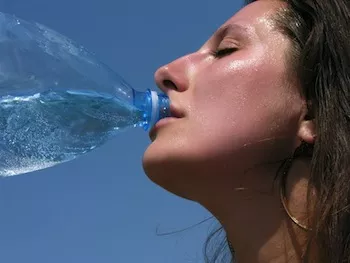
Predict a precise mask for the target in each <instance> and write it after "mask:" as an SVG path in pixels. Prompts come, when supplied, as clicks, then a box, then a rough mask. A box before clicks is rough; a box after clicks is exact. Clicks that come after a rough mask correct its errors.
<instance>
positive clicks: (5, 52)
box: [0, 13, 170, 176]
mask: <svg viewBox="0 0 350 263" xmlns="http://www.w3.org/2000/svg"><path fill="white" fill-rule="evenodd" d="M169 115H170V110H169V99H168V97H167V96H166V95H164V94H158V93H156V92H154V91H150V90H147V91H145V92H140V91H136V90H134V89H133V88H132V87H130V86H129V85H128V84H127V83H126V82H125V81H124V80H123V79H122V78H121V77H119V76H118V75H117V74H116V73H115V72H113V71H112V70H111V69H110V68H108V67H107V66H106V65H104V64H102V63H101V62H99V61H98V60H97V59H96V58H95V57H94V55H93V54H91V53H90V52H88V51H87V50H86V49H85V48H84V47H82V46H80V45H78V44H76V43H74V42H73V41H71V40H70V39H68V38H66V37H64V36H62V35H61V34H59V33H57V32H55V31H53V30H51V29H49V28H47V27H45V26H43V25H40V24H38V23H30V22H27V21H24V20H21V19H18V18H16V17H14V16H11V15H7V14H3V13H0V176H12V175H17V174H22V173H28V172H31V171H35V170H40V169H44V168H47V167H51V166H53V165H56V164H59V163H62V162H66V161H70V160H72V159H74V158H76V157H78V156H80V155H82V154H84V153H87V152H89V151H91V150H93V149H94V148H96V147H98V146H100V145H102V144H103V143H105V142H106V141H108V140H109V139H110V138H111V137H113V136H115V135H116V134H117V133H118V132H119V131H120V130H123V129H125V128H128V127H142V128H143V129H145V130H149V129H150V128H151V127H152V126H153V125H154V124H155V123H156V122H157V121H158V120H159V119H161V118H165V117H168V116H169Z"/></svg>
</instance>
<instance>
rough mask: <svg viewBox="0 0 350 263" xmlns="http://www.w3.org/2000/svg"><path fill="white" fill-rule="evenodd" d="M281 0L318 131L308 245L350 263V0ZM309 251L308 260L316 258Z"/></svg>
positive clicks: (283, 25) (327, 258)
mask: <svg viewBox="0 0 350 263" xmlns="http://www.w3.org/2000/svg"><path fill="white" fill-rule="evenodd" d="M254 1H256V0H248V1H246V3H247V4H248V3H251V2H254ZM281 1H283V2H285V3H286V4H287V5H286V7H285V8H283V9H282V10H281V11H280V12H279V13H278V14H277V16H276V19H275V21H276V22H277V23H276V24H277V27H278V29H279V30H280V31H281V32H282V33H283V34H285V35H287V36H288V37H289V38H290V40H291V41H292V44H293V45H292V46H293V47H292V50H290V54H287V55H288V56H287V57H288V59H290V60H291V62H292V63H291V65H292V68H291V70H292V72H293V73H295V74H296V76H297V78H298V81H299V83H300V85H301V87H302V92H303V95H304V96H305V98H306V100H307V102H308V105H309V115H308V117H309V118H310V119H312V120H313V121H314V123H315V127H316V134H317V138H316V140H315V144H314V145H312V148H313V152H312V156H311V173H310V175H309V185H310V189H309V194H308V197H310V194H311V187H313V189H315V190H316V196H317V200H316V201H315V203H313V218H314V220H313V221H312V222H309V223H310V225H309V227H310V229H312V230H313V231H310V236H309V244H311V243H315V244H316V245H317V247H318V249H317V254H318V255H317V256H316V258H317V259H318V261H319V262H320V263H323V262H324V263H329V262H332V263H343V262H349V263H350V1H349V0H281ZM282 176H283V175H282ZM284 176H288V173H284ZM281 179H282V180H281V181H282V182H283V181H285V178H281ZM282 187H283V185H282ZM308 200H310V199H309V198H308ZM212 237H213V236H211V237H210V238H209V239H208V242H207V244H206V247H207V246H208V243H209V240H211V239H212ZM224 246H227V244H224ZM218 251H222V246H221V247H220V248H218ZM309 252H310V251H309V249H307V250H306V254H305V257H304V258H303V262H313V261H312V260H314V258H311V256H310V253H309ZM217 257H219V253H216V254H215V256H214V257H211V259H210V260H209V257H208V256H207V255H206V260H207V262H209V261H212V262H216V258H217ZM226 262H227V260H226Z"/></svg>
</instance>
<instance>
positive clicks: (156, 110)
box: [134, 90, 171, 131]
mask: <svg viewBox="0 0 350 263" xmlns="http://www.w3.org/2000/svg"><path fill="white" fill-rule="evenodd" d="M134 106H136V107H137V108H138V109H140V110H142V112H143V120H142V121H141V122H140V126H141V127H142V128H143V129H144V130H145V131H150V130H151V128H152V127H153V126H154V125H155V124H156V123H157V122H158V121H159V120H161V119H163V118H166V117H170V115H171V114H170V100H169V97H168V96H167V95H165V94H160V93H157V92H156V91H151V90H147V91H146V92H138V91H134Z"/></svg>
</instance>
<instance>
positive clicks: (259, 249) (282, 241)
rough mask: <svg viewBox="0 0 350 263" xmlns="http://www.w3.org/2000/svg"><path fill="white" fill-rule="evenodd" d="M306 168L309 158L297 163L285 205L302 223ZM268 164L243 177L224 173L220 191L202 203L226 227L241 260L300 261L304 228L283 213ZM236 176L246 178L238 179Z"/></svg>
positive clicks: (266, 262)
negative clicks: (306, 160)
mask: <svg viewBox="0 0 350 263" xmlns="http://www.w3.org/2000/svg"><path fill="white" fill-rule="evenodd" d="M307 167H308V163H307V162H304V161H295V162H294V163H293V166H292V168H291V169H290V171H289V173H288V177H287V178H288V179H287V184H286V185H287V187H286V197H287V200H288V201H287V202H286V204H287V205H288V208H289V211H290V212H291V214H292V215H293V216H294V217H296V218H298V219H302V220H304V221H302V220H301V221H302V222H305V213H306V206H305V200H306V189H307V184H306V179H305V174H306V171H307ZM269 168H270V169H266V170H264V171H261V170H260V171H255V173H253V172H250V173H249V174H244V176H239V175H238V174H235V175H234V176H233V175H231V176H226V178H227V181H226V182H225V183H224V184H223V185H222V186H220V188H219V189H220V190H221V191H220V193H218V194H215V193H212V194H211V198H207V199H205V200H202V201H203V202H200V203H202V205H204V206H205V207H206V208H207V209H208V210H209V211H210V212H211V213H212V214H213V215H214V216H215V217H216V218H217V219H218V220H219V222H220V223H221V225H222V226H223V228H224V229H225V231H226V234H227V238H228V240H229V241H230V242H231V244H232V247H233V249H234V251H235V258H236V260H237V262H239V263H270V262H274V263H279V262H281V263H282V262H283V263H284V262H290V263H293V262H301V259H302V254H303V252H304V250H305V244H306V238H307V236H306V235H307V231H305V230H303V229H301V228H300V227H298V226H297V225H296V224H294V223H293V222H292V220H291V219H290V218H289V217H288V215H287V214H286V211H285V210H284V208H283V205H282V203H281V198H280V191H279V190H280V188H279V185H278V184H276V183H274V177H275V173H276V171H277V167H274V168H273V169H271V167H269ZM229 178H231V179H229ZM237 178H244V179H243V181H242V179H241V181H240V182H239V183H238V182H237ZM228 180H231V181H228ZM253 182H254V183H253ZM233 185H239V186H240V187H238V188H233V187H232V186H233ZM273 186H274V187H273ZM213 188H216V189H217V187H213ZM213 195H215V197H217V198H212V196H213Z"/></svg>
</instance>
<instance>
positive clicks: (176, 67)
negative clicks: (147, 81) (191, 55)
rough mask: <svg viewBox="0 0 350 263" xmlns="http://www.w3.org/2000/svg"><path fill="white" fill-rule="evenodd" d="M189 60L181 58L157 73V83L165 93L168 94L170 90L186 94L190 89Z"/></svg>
mask: <svg viewBox="0 0 350 263" xmlns="http://www.w3.org/2000/svg"><path fill="white" fill-rule="evenodd" d="M187 60H188V59H187V57H182V58H179V59H177V60H175V61H173V62H171V63H169V64H167V65H164V66H162V67H160V68H159V69H158V70H157V71H156V73H155V75H154V78H155V82H156V84H157V86H158V87H159V88H160V89H161V90H162V91H163V92H164V93H166V94H167V93H168V92H169V91H170V90H175V91H177V92H184V91H186V90H187V89H188V86H189V81H188V72H187V70H188V64H189V63H188V61H187Z"/></svg>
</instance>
